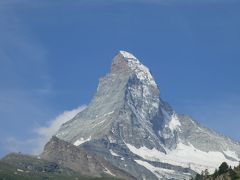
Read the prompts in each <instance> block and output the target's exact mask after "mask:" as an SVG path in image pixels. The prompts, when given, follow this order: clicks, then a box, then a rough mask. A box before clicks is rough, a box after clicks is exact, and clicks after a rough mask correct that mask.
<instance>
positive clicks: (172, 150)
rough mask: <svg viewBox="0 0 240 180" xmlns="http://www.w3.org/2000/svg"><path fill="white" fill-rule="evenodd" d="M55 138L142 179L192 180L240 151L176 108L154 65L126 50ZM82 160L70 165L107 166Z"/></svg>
mask: <svg viewBox="0 0 240 180" xmlns="http://www.w3.org/2000/svg"><path fill="white" fill-rule="evenodd" d="M56 139H61V140H63V141H65V142H66V143H68V145H67V146H66V148H63V152H62V153H64V151H68V146H69V145H70V144H72V147H71V149H72V148H73V149H74V148H75V150H76V152H75V150H74V151H73V152H71V156H72V157H74V156H75V154H76V153H78V154H79V153H80V152H78V151H80V149H82V148H83V149H84V152H85V153H86V152H88V153H91V154H94V156H95V157H97V158H100V157H101V159H104V160H105V161H106V162H108V163H109V164H110V165H111V166H113V167H118V168H119V169H120V170H121V171H124V172H126V173H127V174H131V176H133V177H135V178H137V179H144V178H145V179H189V178H190V176H191V175H194V171H197V172H199V171H201V170H205V169H206V168H208V169H209V170H212V169H213V170H214V169H215V168H216V167H218V166H219V164H221V161H229V162H228V163H229V164H232V165H234V164H235V163H237V161H238V160H239V155H240V145H239V143H237V142H234V141H232V140H231V139H229V138H226V137H224V136H222V135H219V134H218V133H216V132H213V131H211V130H209V129H207V128H205V127H203V126H201V125H200V124H199V123H197V122H196V121H195V120H193V119H192V118H191V117H190V116H187V115H180V114H178V113H176V112H175V111H174V110H173V108H171V106H170V105H169V104H168V103H166V102H164V101H163V100H162V99H161V98H160V91H159V88H158V86H157V84H156V82H155V80H154V78H153V76H152V75H151V73H150V71H149V69H148V68H147V67H145V66H144V65H143V64H141V62H140V61H139V60H138V59H137V58H136V57H135V56H134V55H132V54H130V53H128V52H125V51H120V52H119V53H118V54H117V55H116V56H115V57H114V59H113V62H112V67H111V71H110V73H109V74H107V75H106V76H105V77H104V78H101V79H100V82H99V86H98V89H97V93H96V95H95V96H94V98H93V100H92V101H91V103H90V104H89V106H88V107H87V108H86V109H85V110H84V111H82V112H80V113H79V114H77V115H76V117H74V118H73V119H72V120H69V121H68V122H66V123H65V124H63V125H62V127H61V128H60V130H59V131H58V133H57V134H56ZM50 143H51V142H50ZM73 145H75V146H73ZM51 148H52V146H51V145H50V144H49V143H48V145H47V148H46V149H45V151H44V153H43V154H44V157H46V158H48V159H49V158H50V159H51V158H52V157H53V156H55V159H56V160H57V159H58V156H59V155H54V151H52V150H51ZM46 151H50V152H51V153H50V155H47V154H48V153H47V152H46ZM80 154H81V153H80ZM69 158H70V157H69ZM69 158H67V159H69ZM212 158H213V161H212V162H209V159H212ZM78 159H79V161H76V162H74V163H73V164H71V163H70V162H69V163H68V164H66V166H69V167H72V166H73V168H75V167H78V164H79V163H81V162H83V161H84V162H88V163H87V164H89V166H91V167H93V166H94V165H93V164H95V163H96V167H94V168H95V169H96V170H94V171H93V172H91V171H90V170H89V171H85V170H84V171H85V172H87V173H89V174H91V173H95V172H97V174H98V175H99V172H101V171H103V170H104V168H102V169H101V166H97V162H95V161H93V162H91V161H87V159H84V158H78ZM62 160H63V162H62V163H65V162H64V159H62ZM82 168H85V167H80V168H79V169H78V170H79V171H80V170H81V169H82ZM94 168H93V169H94ZM193 170H194V171H193ZM97 174H96V175H97Z"/></svg>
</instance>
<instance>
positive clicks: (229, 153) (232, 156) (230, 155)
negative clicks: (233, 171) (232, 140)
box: [223, 149, 239, 160]
mask: <svg viewBox="0 0 240 180" xmlns="http://www.w3.org/2000/svg"><path fill="white" fill-rule="evenodd" d="M223 153H224V154H226V155H227V156H229V157H231V158H233V159H236V160H239V158H238V155H237V154H236V152H234V151H231V150H229V149H228V150H226V151H223Z"/></svg>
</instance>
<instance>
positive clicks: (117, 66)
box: [111, 51, 157, 87]
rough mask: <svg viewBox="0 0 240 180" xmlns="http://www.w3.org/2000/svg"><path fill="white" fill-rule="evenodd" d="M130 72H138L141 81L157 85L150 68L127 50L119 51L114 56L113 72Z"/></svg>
mask: <svg viewBox="0 0 240 180" xmlns="http://www.w3.org/2000/svg"><path fill="white" fill-rule="evenodd" d="M127 72H130V74H131V73H133V74H136V76H137V78H138V79H139V80H140V81H144V82H145V83H147V84H149V85H152V86H155V87H157V83H156V82H155V80H154V78H153V76H152V74H151V73H150V70H149V69H148V68H147V67H146V66H145V65H143V64H142V63H141V62H140V60H139V59H138V58H136V56H134V55H133V54H132V53H130V52H127V51H119V53H118V54H117V55H116V56H115V57H114V58H113V62H112V67H111V73H113V74H116V73H125V74H126V73H127Z"/></svg>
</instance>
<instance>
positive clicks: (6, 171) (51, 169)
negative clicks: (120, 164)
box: [0, 154, 114, 180]
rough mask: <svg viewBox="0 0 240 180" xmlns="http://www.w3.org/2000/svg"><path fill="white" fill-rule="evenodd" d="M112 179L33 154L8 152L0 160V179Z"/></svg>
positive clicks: (111, 179)
mask: <svg viewBox="0 0 240 180" xmlns="http://www.w3.org/2000/svg"><path fill="white" fill-rule="evenodd" d="M15 179H16V180H42V179H44V180H46V179H52V180H55V179H56V180H66V179H67V180H68V179H69V180H77V179H79V180H95V179H96V180H103V179H104V180H105V179H106V180H113V179H114V178H112V177H103V178H96V177H85V176H81V175H80V174H78V173H76V172H74V171H72V170H70V169H66V168H62V167H60V166H59V165H57V164H55V163H51V162H47V161H44V160H41V159H37V158H36V157H34V156H26V155H19V154H10V155H8V156H6V157H5V158H3V159H2V160H0V180H15Z"/></svg>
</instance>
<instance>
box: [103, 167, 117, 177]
mask: <svg viewBox="0 0 240 180" xmlns="http://www.w3.org/2000/svg"><path fill="white" fill-rule="evenodd" d="M103 171H104V172H105V173H107V174H109V175H111V176H114V177H115V176H116V175H115V174H113V173H112V172H111V171H110V170H109V169H108V168H106V167H104V170H103Z"/></svg>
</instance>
